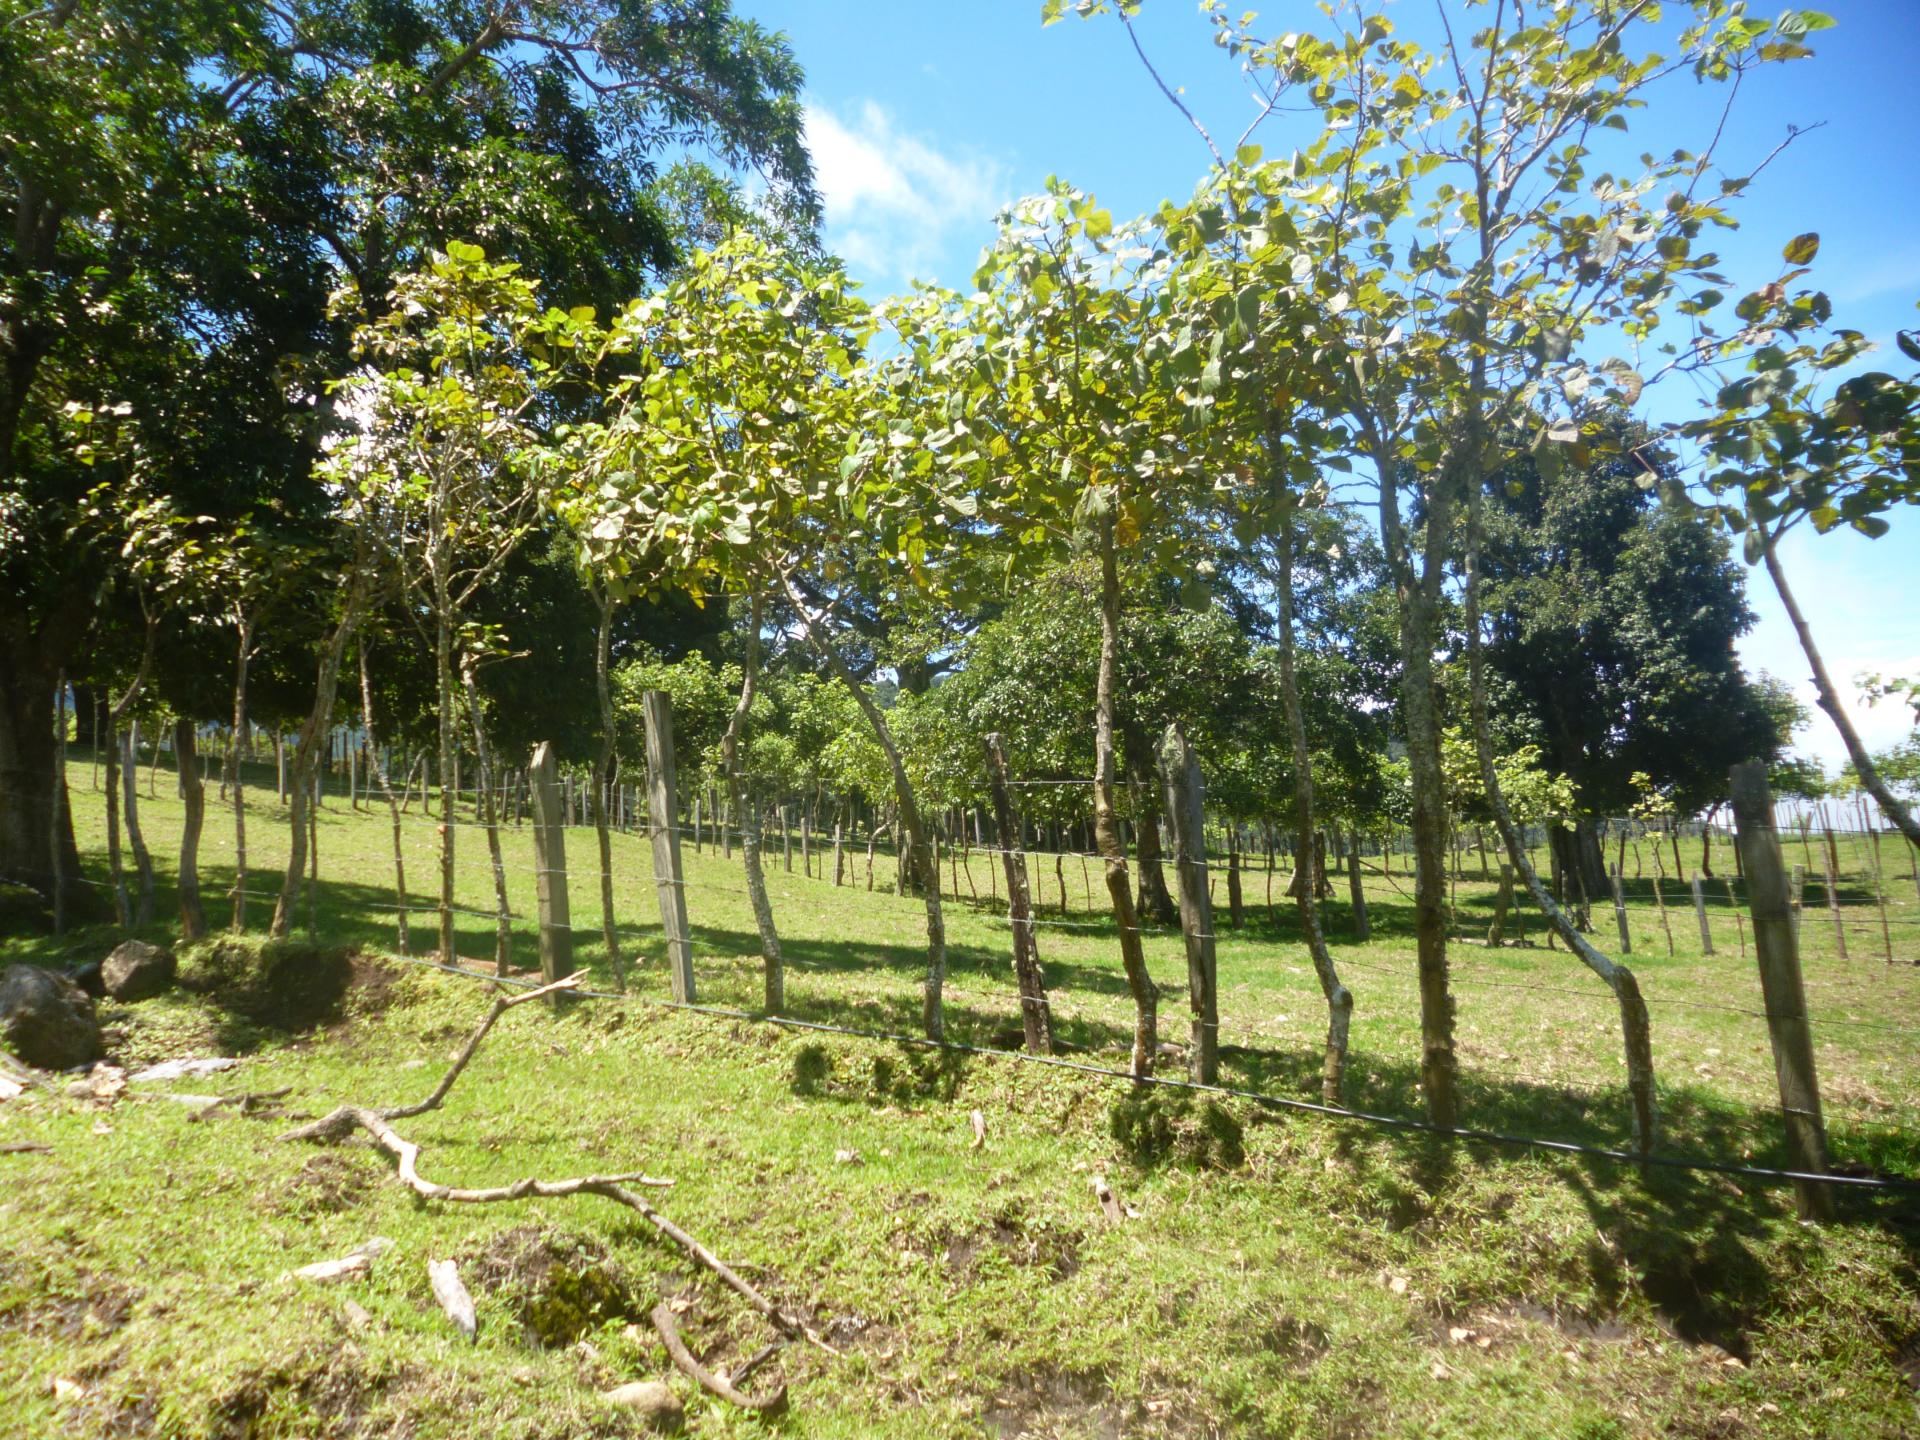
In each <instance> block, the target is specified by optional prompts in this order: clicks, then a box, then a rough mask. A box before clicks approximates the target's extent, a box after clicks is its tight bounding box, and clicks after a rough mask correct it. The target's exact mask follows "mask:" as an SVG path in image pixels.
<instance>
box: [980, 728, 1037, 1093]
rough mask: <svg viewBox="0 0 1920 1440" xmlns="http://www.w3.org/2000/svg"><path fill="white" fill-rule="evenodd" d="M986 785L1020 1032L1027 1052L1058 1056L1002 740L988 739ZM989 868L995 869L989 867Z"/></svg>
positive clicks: (996, 736)
mask: <svg viewBox="0 0 1920 1440" xmlns="http://www.w3.org/2000/svg"><path fill="white" fill-rule="evenodd" d="M987 786H988V789H989V790H990V791H991V793H992V796H993V820H994V825H995V827H996V828H997V829H998V830H999V832H1000V860H1001V866H1002V868H1003V869H1004V870H1005V871H1006V872H1007V922H1008V923H1009V924H1010V925H1012V927H1013V970H1014V975H1015V976H1016V977H1017V979H1018V981H1019V985H1020V1028H1021V1030H1022V1032H1023V1033H1024V1034H1025V1036H1026V1041H1027V1051H1028V1053H1029V1054H1033V1055H1051V1054H1052V1053H1053V1011H1052V1008H1051V1007H1050V1006H1049V1005H1048V1004H1047V978H1046V973H1045V972H1044V971H1043V970H1042V969H1041V968H1040V947H1039V945H1038V944H1037V943H1036V942H1035V937H1034V933H1033V929H1034V925H1033V905H1032V901H1031V897H1030V896H1029V895H1028V894H1027V857H1026V856H1025V855H1024V854H1022V853H1021V846H1020V824H1019V821H1018V820H1017V819H1016V818H1015V817H1014V813H1013V801H1012V800H1011V799H1009V798H1008V795H1007V756H1006V752H1005V751H1004V750H1003V749H1001V746H1000V736H999V735H998V734H991V735H988V736H987ZM988 868H989V869H991V868H992V867H991V866H989V867H988Z"/></svg>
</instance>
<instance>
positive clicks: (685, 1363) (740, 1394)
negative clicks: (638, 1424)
mask: <svg viewBox="0 0 1920 1440" xmlns="http://www.w3.org/2000/svg"><path fill="white" fill-rule="evenodd" d="M653 1328H654V1329H655V1330H658V1331H659V1332H660V1343H661V1344H663V1345H665V1346H666V1347H667V1354H668V1355H670V1356H671V1357H672V1358H673V1363H674V1366H675V1368H676V1369H678V1370H679V1371H680V1373H681V1374H683V1375H685V1376H686V1377H687V1378H688V1379H690V1380H692V1381H693V1382H694V1383H695V1384H697V1385H699V1386H700V1388H701V1389H703V1390H707V1391H710V1392H712V1393H713V1394H715V1395H718V1396H719V1397H720V1398H721V1399H722V1400H726V1401H730V1402H731V1403H733V1404H735V1405H738V1406H739V1407H740V1408H741V1409H743V1410H757V1411H759V1412H760V1413H761V1414H762V1415H780V1414H784V1413H785V1412H786V1408H787V1387H786V1386H784V1385H781V1386H778V1387H777V1388H775V1389H773V1390H770V1391H769V1392H767V1393H766V1394H765V1395H749V1394H747V1393H746V1392H745V1391H744V1390H736V1389H735V1388H734V1386H733V1380H732V1378H731V1377H729V1376H726V1375H716V1374H714V1373H713V1371H711V1370H709V1369H707V1367H706V1366H704V1365H702V1364H701V1363H700V1362H699V1361H698V1360H696V1359H694V1358H693V1352H692V1351H691V1350H689V1349H687V1343H686V1341H684V1340H682V1339H681V1338H680V1326H679V1324H678V1323H677V1322H676V1321H675V1320H674V1318H673V1307H672V1306H671V1305H669V1304H667V1302H666V1301H664V1300H662V1301H661V1302H660V1303H659V1304H658V1305H656V1306H654V1307H653ZM762 1353H763V1354H764V1353H765V1352H762ZM759 1359H760V1357H759V1356H755V1357H754V1359H753V1360H752V1361H749V1362H748V1363H747V1364H746V1365H743V1366H742V1367H741V1373H740V1379H741V1380H743V1381H744V1380H745V1379H746V1377H747V1375H748V1374H749V1373H751V1370H752V1369H753V1367H754V1365H755V1364H756V1363H757V1362H758V1360H759Z"/></svg>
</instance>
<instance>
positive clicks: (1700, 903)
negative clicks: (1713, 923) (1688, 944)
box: [1693, 870, 1713, 955]
mask: <svg viewBox="0 0 1920 1440" xmlns="http://www.w3.org/2000/svg"><path fill="white" fill-rule="evenodd" d="M1693 914H1694V918H1695V919H1696V920H1698V921H1699V922H1700V950H1701V953H1702V954H1706V955H1711V954H1713V930H1712V928H1711V927H1710V926H1708V924H1707V895H1706V891H1705V890H1703V889H1702V888H1701V885H1700V872H1699V871H1698V870H1696V871H1694V872H1693Z"/></svg>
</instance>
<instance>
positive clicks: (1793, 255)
mask: <svg viewBox="0 0 1920 1440" xmlns="http://www.w3.org/2000/svg"><path fill="white" fill-rule="evenodd" d="M1780 253H1781V254H1782V255H1783V256H1785V257H1786V261H1787V263H1788V264H1789V265H1805V264H1808V263H1809V262H1811V261H1812V259H1813V257H1814V256H1816V255H1818V254H1819V253H1820V235H1819V232H1817V231H1814V230H1809V231H1807V233H1806V234H1804V235H1796V236H1794V237H1793V239H1792V240H1790V241H1788V242H1787V247H1786V249H1784V250H1782V251H1781V252H1780Z"/></svg>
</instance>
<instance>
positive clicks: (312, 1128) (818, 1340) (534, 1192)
mask: <svg viewBox="0 0 1920 1440" xmlns="http://www.w3.org/2000/svg"><path fill="white" fill-rule="evenodd" d="M580 979H581V977H580V975H579V974H578V973H575V974H572V975H568V976H566V977H564V978H562V979H560V980H556V981H554V982H553V983H552V984H551V985H542V986H540V987H539V988H538V989H535V990H526V991H522V992H521V993H519V994H517V995H509V994H507V993H505V992H504V991H502V992H500V993H499V994H497V995H496V996H495V997H494V1001H493V1005H492V1006H491V1007H490V1008H489V1009H488V1011H487V1013H486V1014H485V1016H483V1017H482V1018H481V1020H480V1023H479V1025H478V1026H476V1027H475V1029H474V1032H473V1034H472V1035H471V1036H469V1037H468V1039H467V1043H466V1044H465V1045H464V1046H462V1047H461V1050H460V1053H459V1054H458V1055H456V1056H455V1057H454V1060H453V1064H452V1066H451V1067H450V1068H449V1069H448V1071H447V1073H446V1074H445V1075H444V1076H442V1077H441V1079H440V1083H439V1084H437V1085H436V1086H434V1088H433V1090H432V1092H431V1093H430V1094H429V1095H428V1096H427V1097H426V1099H424V1100H421V1101H419V1102H418V1103H416V1104H413V1105H400V1106H391V1107H388V1108H386V1109H379V1110H375V1109H371V1108H369V1107H367V1106H364V1105H342V1106H339V1107H338V1108H337V1109H335V1110H333V1111H331V1112H329V1113H328V1114H326V1115H323V1116H322V1117H321V1118H320V1119H318V1120H315V1121H314V1122H313V1123H312V1124H309V1125H302V1126H300V1127H299V1128H298V1129H295V1130H289V1131H287V1132H286V1134H284V1135H282V1136H281V1137H280V1138H281V1139H282V1140H311V1141H315V1142H319V1143H326V1142H330V1141H335V1140H341V1139H344V1138H345V1137H346V1136H348V1135H350V1134H351V1133H353V1131H355V1130H364V1131H366V1132H367V1134H368V1135H369V1136H371V1137H372V1139H373V1142H374V1144H376V1145H378V1146H379V1147H380V1148H381V1149H382V1150H385V1151H386V1152H387V1153H388V1154H389V1155H391V1156H393V1157H394V1159H395V1160H396V1161H398V1162H399V1167H398V1173H399V1178H400V1181H401V1183H402V1184H404V1185H405V1186H406V1187H407V1188H408V1189H410V1190H412V1191H413V1192H414V1193H415V1194H416V1195H419V1196H421V1197H422V1198H423V1199H427V1200H449V1201H455V1202H461V1203H465V1204H476V1205H484V1204H491V1203H494V1202H496V1201H502V1200H521V1199H525V1198H526V1197H528V1196H539V1197H553V1196H561V1195H599V1196H602V1197H603V1198H605V1199H608V1200H611V1201H613V1202H614V1203H615V1204H617V1205H624V1206H625V1207H626V1208H627V1209H629V1210H632V1211H633V1212H635V1213H636V1214H638V1215H639V1216H640V1217H641V1218H642V1219H644V1220H645V1221H646V1222H647V1223H648V1224H649V1225H651V1226H653V1228H654V1229H655V1230H657V1231H659V1232H660V1233H661V1234H662V1235H664V1236H666V1237H667V1239H669V1240H671V1241H673V1243H674V1244H675V1245H677V1246H678V1247H679V1248H680V1249H681V1250H682V1251H683V1252H684V1253H685V1254H686V1255H688V1256H689V1257H690V1258H691V1259H693V1260H695V1261H697V1262H698V1263H699V1264H700V1265H702V1266H703V1267H704V1268H706V1269H707V1270H709V1271H711V1272H712V1273H713V1274H714V1275H715V1276H717V1277H718V1278H719V1279H720V1281H721V1282H722V1283H723V1284H725V1285H726V1286H727V1288H728V1289H730V1290H732V1291H733V1292H734V1294H736V1295H738V1296H739V1297H740V1298H741V1299H742V1300H744V1301H746V1303H747V1304H748V1305H749V1306H751V1307H752V1308H753V1309H754V1310H755V1311H756V1312H758V1313H759V1314H760V1315H761V1316H762V1317H764V1318H765V1319H766V1320H767V1321H768V1322H770V1323H771V1324H772V1325H773V1326H774V1328H775V1329H777V1330H779V1331H780V1332H781V1333H782V1334H783V1335H786V1336H789V1337H792V1338H796V1339H804V1340H806V1341H808V1342H809V1343H810V1344H813V1345H816V1346H818V1347H819V1348H820V1349H822V1350H824V1351H826V1352H827V1353H828V1354H829V1355H838V1354H839V1353H840V1352H839V1351H838V1350H836V1349H834V1347H833V1346H832V1345H830V1344H828V1343H827V1341H826V1339H825V1337H823V1336H822V1335H821V1334H820V1333H819V1332H818V1331H816V1330H814V1329H813V1327H812V1326H810V1325H808V1324H807V1323H806V1322H805V1321H804V1320H802V1319H800V1318H799V1317H798V1316H796V1315H792V1314H790V1313H788V1312H787V1311H785V1310H782V1309H781V1308H780V1307H779V1306H778V1305H776V1304H774V1303H773V1301H771V1300H769V1299H768V1298H767V1297H766V1296H765V1295H762V1294H761V1293H760V1291H759V1290H757V1289H756V1288H754V1286H752V1285H750V1284H749V1283H748V1282H747V1281H745V1280H744V1279H742V1278H741V1277H740V1276H739V1275H738V1274H737V1273H735V1271H734V1270H733V1269H732V1267H730V1266H729V1265H728V1264H727V1263H726V1262H725V1261H723V1260H722V1259H720V1257H719V1256H717V1255H715V1254H714V1253H713V1252H712V1251H711V1250H709V1249H708V1248H707V1247H706V1246H705V1245H703V1244H701V1243H700V1242H699V1241H698V1240H696V1239H694V1237H693V1236H691V1235H689V1234H688V1233H687V1232H686V1231H684V1230H682V1229H681V1228H680V1227H679V1226H678V1225H676V1224H674V1223H673V1222H672V1221H671V1220H669V1219H668V1218H667V1217H666V1216H664V1215H662V1214H661V1213H660V1212H659V1211H658V1210H656V1209H654V1207H653V1206H652V1205H650V1204H648V1203H647V1201H646V1200H645V1199H643V1198H642V1197H641V1196H639V1195H637V1194H635V1193H634V1192H633V1191H632V1190H630V1189H628V1188H627V1187H628V1186H630V1185H657V1186H666V1185H671V1184H672V1183H673V1182H672V1181H671V1180H662V1179H655V1178H654V1177H652V1176H648V1175H644V1174H641V1173H639V1172H637V1171H631V1172H626V1173H622V1174H616V1175H578V1176H572V1177H570V1178H568V1179H564V1180H539V1179H535V1178H533V1177H531V1176H529V1177H527V1178H526V1179H522V1180H515V1181H513V1182H512V1183H511V1184H507V1185H494V1186H489V1187H486V1188H483V1189H462V1188H459V1187H456V1186H451V1185H443V1184H440V1183H438V1182H436V1181H433V1180H429V1179H427V1178H426V1177H425V1176H423V1175H421V1174H420V1170H419V1164H420V1147H419V1146H418V1145H416V1144H414V1143H413V1142H412V1141H410V1140H408V1139H406V1138H405V1137H404V1136H402V1135H401V1134H399V1132H397V1131H396V1130H395V1129H394V1128H393V1126H392V1125H391V1124H389V1123H388V1122H389V1121H392V1120H400V1119H405V1118H407V1117H410V1116H414V1115H422V1114H425V1113H426V1112H427V1111H429V1110H436V1109H438V1108H439V1107H440V1105H441V1104H442V1102H444V1101H445V1100H446V1098H447V1094H448V1092H449V1091H451V1090H452V1088H453V1082H454V1081H455V1080H457V1079H458V1078H459V1076H460V1073H461V1072H462V1071H463V1070H465V1069H466V1067H467V1065H468V1063H469V1062H470V1061H472V1059H473V1057H474V1053H475V1052H476V1051H477V1050H478V1049H479V1048H480V1042H481V1041H482V1040H484V1039H485V1038H486V1035H487V1032H488V1031H489V1030H491V1029H492V1028H493V1025H494V1022H495V1021H497V1020H498V1019H499V1018H500V1017H501V1016H502V1015H503V1014H505V1013H506V1012H507V1011H508V1010H511V1009H512V1008H513V1007H514V1006H516V1005H524V1004H526V1003H527V1002H528V1001H531V1000H538V999H540V998H542V997H543V996H548V995H552V994H555V993H556V992H559V991H565V990H571V989H574V988H575V987H577V986H578V985H579V983H580ZM661 1308H662V1309H664V1307H661ZM660 1313H661V1311H660V1310H658V1309H657V1310H656V1311H655V1312H654V1324H655V1327H656V1328H658V1329H660V1331H661V1338H662V1339H663V1340H666V1341H667V1353H668V1354H669V1355H672V1356H673V1359H674V1363H675V1364H676V1365H678V1366H679V1367H680V1368H681V1369H682V1370H683V1371H685V1372H686V1373H687V1374H688V1375H690V1376H692V1377H693V1378H694V1379H695V1380H697V1381H698V1382H699V1383H700V1384H702V1385H704V1386H706V1388H707V1389H709V1390H712V1391H713V1393H714V1394H716V1395H719V1396H722V1397H723V1398H725V1399H727V1400H731V1401H732V1402H733V1403H735V1404H737V1405H741V1406H744V1407H745V1408H747V1409H750V1410H758V1411H761V1412H763V1413H778V1412H779V1410H781V1409H784V1408H785V1406H786V1388H785V1387H784V1386H782V1387H781V1388H780V1389H779V1390H778V1391H776V1392H775V1393H774V1394H772V1395H770V1396H766V1397H753V1396H748V1395H745V1394H743V1393H742V1392H740V1391H737V1390H735V1389H734V1388H733V1387H732V1385H731V1384H729V1383H728V1382H727V1381H726V1380H724V1379H721V1378H720V1377H718V1376H714V1375H712V1374H711V1373H710V1372H708V1371H706V1370H704V1369H703V1368H701V1367H700V1365H699V1362H697V1361H696V1360H694V1359H693V1357H692V1355H691V1354H690V1353H689V1352H688V1351H687V1350H686V1347H685V1345H684V1344H681V1343H680V1338H679V1334H678V1331H676V1330H673V1329H672V1321H671V1317H670V1316H669V1320H668V1324H667V1325H666V1326H661V1324H660ZM669 1335H671V1338H669ZM676 1347H677V1349H676ZM683 1356H684V1357H685V1358H684V1360H683V1359H682V1357H683ZM689 1367H691V1368H689Z"/></svg>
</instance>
